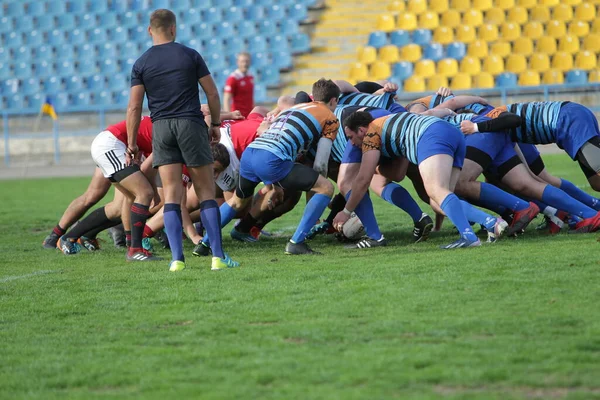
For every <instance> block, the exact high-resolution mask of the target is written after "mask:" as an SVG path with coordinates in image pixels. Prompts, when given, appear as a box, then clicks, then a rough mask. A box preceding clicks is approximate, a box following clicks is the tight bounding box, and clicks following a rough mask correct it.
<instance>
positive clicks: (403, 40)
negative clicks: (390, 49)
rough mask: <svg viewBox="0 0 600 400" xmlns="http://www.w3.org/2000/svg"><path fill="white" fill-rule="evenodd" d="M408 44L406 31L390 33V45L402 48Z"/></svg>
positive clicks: (408, 37) (408, 36) (399, 30)
mask: <svg viewBox="0 0 600 400" xmlns="http://www.w3.org/2000/svg"><path fill="white" fill-rule="evenodd" d="M409 43H410V33H409V32H408V31H405V30H402V29H398V30H397V31H392V32H390V44H393V45H394V46H398V47H403V46H406V45H407V44H409Z"/></svg>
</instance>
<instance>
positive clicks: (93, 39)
mask: <svg viewBox="0 0 600 400" xmlns="http://www.w3.org/2000/svg"><path fill="white" fill-rule="evenodd" d="M107 39H108V38H107V37H106V30H105V29H104V28H96V29H92V30H90V31H88V41H89V42H90V43H93V44H102V43H106V41H107Z"/></svg>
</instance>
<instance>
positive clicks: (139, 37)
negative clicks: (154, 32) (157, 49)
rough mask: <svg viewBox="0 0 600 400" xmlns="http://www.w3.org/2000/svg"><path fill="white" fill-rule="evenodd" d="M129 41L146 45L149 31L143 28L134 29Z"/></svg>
mask: <svg viewBox="0 0 600 400" xmlns="http://www.w3.org/2000/svg"><path fill="white" fill-rule="evenodd" d="M129 39H130V40H133V41H136V42H140V43H144V42H145V41H146V40H148V31H147V30H146V28H145V27H143V26H136V27H133V28H131V29H130V30H129Z"/></svg>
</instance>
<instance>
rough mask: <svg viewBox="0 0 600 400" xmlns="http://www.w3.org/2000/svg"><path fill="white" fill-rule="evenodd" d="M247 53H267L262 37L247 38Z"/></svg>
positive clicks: (265, 43) (265, 42)
mask: <svg viewBox="0 0 600 400" xmlns="http://www.w3.org/2000/svg"><path fill="white" fill-rule="evenodd" d="M248 51H249V52H250V53H252V54H254V53H260V52H264V51H267V41H266V40H265V38H264V37H263V36H254V37H251V38H248Z"/></svg>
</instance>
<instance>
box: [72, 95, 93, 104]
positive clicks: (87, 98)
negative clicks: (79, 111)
mask: <svg viewBox="0 0 600 400" xmlns="http://www.w3.org/2000/svg"><path fill="white" fill-rule="evenodd" d="M71 100H72V101H71V104H72V105H73V106H75V107H83V106H89V105H90V104H91V103H92V96H91V94H90V93H89V92H79V93H77V94H74V95H73V97H71Z"/></svg>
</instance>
